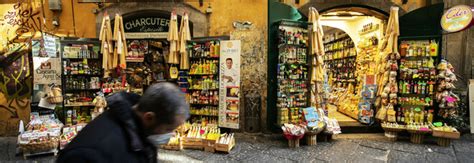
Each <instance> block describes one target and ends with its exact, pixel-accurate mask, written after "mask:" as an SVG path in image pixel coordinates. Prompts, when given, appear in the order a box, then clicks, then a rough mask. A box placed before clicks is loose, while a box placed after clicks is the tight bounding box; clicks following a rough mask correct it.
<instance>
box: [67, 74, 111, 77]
mask: <svg viewBox="0 0 474 163" xmlns="http://www.w3.org/2000/svg"><path fill="white" fill-rule="evenodd" d="M64 76H85V77H101V76H103V75H102V74H65V75H64Z"/></svg>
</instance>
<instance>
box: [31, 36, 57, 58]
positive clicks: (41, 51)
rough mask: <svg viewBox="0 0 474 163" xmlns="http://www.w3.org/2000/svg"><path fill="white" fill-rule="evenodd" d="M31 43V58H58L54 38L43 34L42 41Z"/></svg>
mask: <svg viewBox="0 0 474 163" xmlns="http://www.w3.org/2000/svg"><path fill="white" fill-rule="evenodd" d="M31 43H32V45H33V46H32V48H31V53H32V54H33V57H51V58H57V57H58V54H57V52H58V47H57V41H56V37H54V36H51V35H48V34H43V39H42V40H33V41H31Z"/></svg>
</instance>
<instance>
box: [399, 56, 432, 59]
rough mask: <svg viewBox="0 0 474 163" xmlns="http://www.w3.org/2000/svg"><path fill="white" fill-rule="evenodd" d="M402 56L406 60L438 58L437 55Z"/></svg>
mask: <svg viewBox="0 0 474 163" xmlns="http://www.w3.org/2000/svg"><path fill="white" fill-rule="evenodd" d="M402 58H403V59H406V60H420V59H427V58H438V56H403V57H402Z"/></svg>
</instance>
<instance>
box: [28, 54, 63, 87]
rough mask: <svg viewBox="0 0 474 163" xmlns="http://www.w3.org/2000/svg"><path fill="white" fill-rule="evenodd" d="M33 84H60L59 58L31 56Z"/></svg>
mask: <svg viewBox="0 0 474 163" xmlns="http://www.w3.org/2000/svg"><path fill="white" fill-rule="evenodd" d="M33 67H34V72H33V78H34V80H33V83H34V84H51V83H55V84H57V85H60V84H61V59H60V58H45V57H33Z"/></svg>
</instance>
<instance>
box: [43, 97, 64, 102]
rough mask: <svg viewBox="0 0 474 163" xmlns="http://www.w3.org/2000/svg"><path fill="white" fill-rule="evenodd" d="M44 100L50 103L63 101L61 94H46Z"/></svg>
mask: <svg viewBox="0 0 474 163" xmlns="http://www.w3.org/2000/svg"><path fill="white" fill-rule="evenodd" d="M46 100H47V101H48V103H50V104H60V103H62V102H63V96H53V97H52V96H48V98H46Z"/></svg>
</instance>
